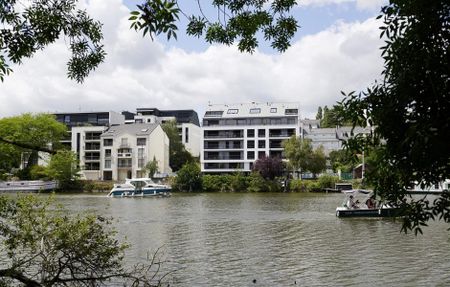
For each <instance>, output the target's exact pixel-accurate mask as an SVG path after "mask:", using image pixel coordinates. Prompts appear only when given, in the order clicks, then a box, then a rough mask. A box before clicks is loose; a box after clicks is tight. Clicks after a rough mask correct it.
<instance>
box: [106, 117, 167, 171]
mask: <svg viewBox="0 0 450 287" xmlns="http://www.w3.org/2000/svg"><path fill="white" fill-rule="evenodd" d="M100 138H101V141H100V150H101V152H100V170H101V177H102V179H103V180H125V179H126V178H133V177H148V174H147V172H146V171H145V165H146V164H147V163H148V162H149V161H152V160H153V159H155V160H156V161H157V162H158V169H159V173H166V174H167V173H170V172H171V169H170V167H169V138H168V137H167V135H166V133H165V132H164V131H163V129H162V128H161V125H160V124H148V123H142V124H127V125H125V124H123V125H114V126H111V127H109V128H108V129H107V130H105V131H104V132H103V133H102V134H101V136H100Z"/></svg>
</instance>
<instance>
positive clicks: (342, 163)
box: [328, 149, 357, 172]
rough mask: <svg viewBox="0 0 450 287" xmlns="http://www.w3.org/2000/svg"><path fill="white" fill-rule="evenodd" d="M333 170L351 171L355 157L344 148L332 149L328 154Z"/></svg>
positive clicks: (355, 161)
mask: <svg viewBox="0 0 450 287" xmlns="http://www.w3.org/2000/svg"><path fill="white" fill-rule="evenodd" d="M328 157H329V159H330V163H331V167H332V168H333V171H335V172H337V171H338V170H339V169H340V170H341V171H342V172H351V171H352V170H353V168H354V167H355V165H356V163H357V159H356V157H355V156H354V155H353V154H352V153H351V152H349V151H348V150H346V149H342V150H333V151H331V152H330V153H329V155H328Z"/></svg>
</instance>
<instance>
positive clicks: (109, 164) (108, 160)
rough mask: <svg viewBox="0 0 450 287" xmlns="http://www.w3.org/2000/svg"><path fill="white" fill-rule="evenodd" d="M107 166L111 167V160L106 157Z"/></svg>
mask: <svg viewBox="0 0 450 287" xmlns="http://www.w3.org/2000/svg"><path fill="white" fill-rule="evenodd" d="M105 168H111V160H110V159H105Z"/></svg>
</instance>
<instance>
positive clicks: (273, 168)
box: [252, 156, 284, 180]
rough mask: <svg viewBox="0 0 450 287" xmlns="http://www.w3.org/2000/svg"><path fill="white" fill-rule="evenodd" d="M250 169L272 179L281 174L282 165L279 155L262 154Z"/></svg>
mask: <svg viewBox="0 0 450 287" xmlns="http://www.w3.org/2000/svg"><path fill="white" fill-rule="evenodd" d="M252 171H256V172H259V174H260V175H261V176H262V177H263V178H264V179H271V180H272V179H275V177H277V176H282V175H283V171H284V165H283V162H282V161H281V159H280V158H279V157H268V156H263V157H261V158H258V159H257V160H256V161H255V163H254V164H253V168H252Z"/></svg>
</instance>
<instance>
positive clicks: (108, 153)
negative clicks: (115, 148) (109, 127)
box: [105, 149, 111, 158]
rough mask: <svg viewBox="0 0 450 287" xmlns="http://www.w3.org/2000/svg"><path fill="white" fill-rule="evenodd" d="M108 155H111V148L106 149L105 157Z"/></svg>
mask: <svg viewBox="0 0 450 287" xmlns="http://www.w3.org/2000/svg"><path fill="white" fill-rule="evenodd" d="M107 157H111V150H110V149H105V158H107Z"/></svg>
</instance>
